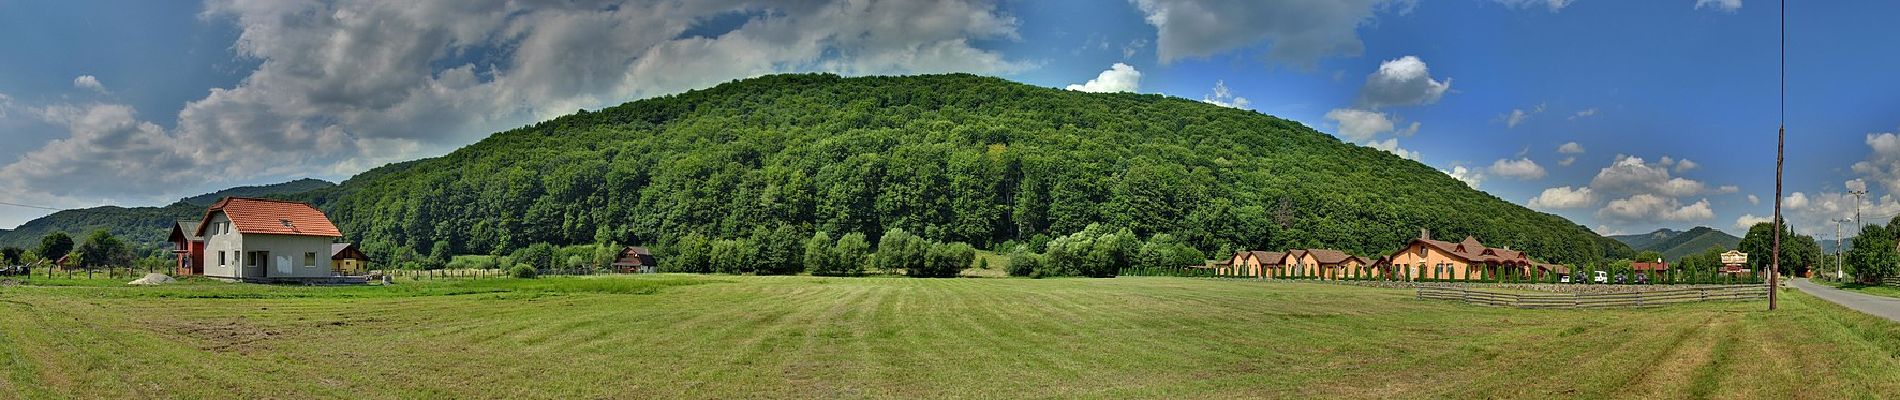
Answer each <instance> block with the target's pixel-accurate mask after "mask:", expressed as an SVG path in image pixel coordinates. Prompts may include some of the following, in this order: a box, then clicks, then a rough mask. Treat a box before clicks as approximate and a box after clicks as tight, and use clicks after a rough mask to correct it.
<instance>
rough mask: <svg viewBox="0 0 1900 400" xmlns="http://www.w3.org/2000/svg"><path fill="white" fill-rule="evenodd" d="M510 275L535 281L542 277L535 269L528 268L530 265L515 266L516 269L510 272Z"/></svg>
mask: <svg viewBox="0 0 1900 400" xmlns="http://www.w3.org/2000/svg"><path fill="white" fill-rule="evenodd" d="M508 275H510V276H514V277H516V278H521V279H534V278H535V277H537V276H540V275H541V272H540V271H536V270H535V269H534V267H531V266H528V264H515V267H514V269H510V270H508Z"/></svg>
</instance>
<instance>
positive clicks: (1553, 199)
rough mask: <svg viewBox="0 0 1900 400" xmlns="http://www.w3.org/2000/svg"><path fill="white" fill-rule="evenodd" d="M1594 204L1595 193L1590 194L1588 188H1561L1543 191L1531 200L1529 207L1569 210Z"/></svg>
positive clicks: (1595, 201) (1595, 200)
mask: <svg viewBox="0 0 1900 400" xmlns="http://www.w3.org/2000/svg"><path fill="white" fill-rule="evenodd" d="M1596 203H1597V195H1596V192H1592V191H1591V190H1590V188H1588V187H1579V188H1572V187H1569V186H1562V187H1554V188H1549V189H1544V192H1543V193H1539V194H1538V195H1537V197H1532V198H1531V201H1530V203H1529V206H1530V207H1531V208H1540V209H1570V208H1587V207H1590V206H1594V205H1596Z"/></svg>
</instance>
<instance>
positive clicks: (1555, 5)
mask: <svg viewBox="0 0 1900 400" xmlns="http://www.w3.org/2000/svg"><path fill="white" fill-rule="evenodd" d="M1573 1H1576V0H1497V2H1498V4H1503V5H1505V6H1506V7H1513V8H1530V7H1535V6H1539V5H1542V6H1544V7H1545V8H1548V9H1549V10H1550V12H1553V13H1554V12H1558V11H1563V9H1564V7H1568V6H1570V3H1571V2H1573ZM1702 1H1707V0H1702Z"/></svg>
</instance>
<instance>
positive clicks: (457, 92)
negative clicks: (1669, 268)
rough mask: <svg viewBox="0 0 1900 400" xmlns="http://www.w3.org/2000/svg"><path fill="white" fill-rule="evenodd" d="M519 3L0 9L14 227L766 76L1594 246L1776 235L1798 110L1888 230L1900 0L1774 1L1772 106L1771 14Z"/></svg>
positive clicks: (1555, 7) (1, 154)
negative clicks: (1299, 162)
mask: <svg viewBox="0 0 1900 400" xmlns="http://www.w3.org/2000/svg"><path fill="white" fill-rule="evenodd" d="M529 3H533V2H516V1H499V0H496V1H482V0H473V1H471V0H414V1H390V2H372V1H279V0H261V1H251V0H212V1H206V2H203V3H192V2H152V1H70V2H31V1H11V0H0V139H5V140H4V143H6V145H5V146H0V203H8V204H0V227H12V226H17V225H19V224H21V223H24V222H26V221H28V220H31V219H33V218H37V217H40V216H43V215H46V214H48V213H51V212H52V210H51V209H63V208H79V207H91V206H98V205H120V206H157V205H165V204H169V203H171V202H173V201H176V200H177V199H179V198H182V197H186V196H191V195H195V194H200V193H207V192H212V191H216V190H219V189H223V188H228V187H232V186H239V185H253V184H268V183H275V182H282V181H288V180H292V179H297V178H303V177H314V178H319V179H326V180H330V181H341V180H343V179H347V178H348V177H349V176H351V175H353V174H355V173H359V172H362V171H365V170H367V169H369V168H374V167H376V166H380V165H383V164H386V163H390V162H399V161H405V160H412V159H417V158H424V157H433V156H439V155H442V154H445V153H447V152H449V151H452V150H454V149H455V148H458V147H461V146H464V145H467V144H470V143H474V142H475V141H477V140H480V139H481V138H483V137H486V136H487V135H488V134H491V133H493V132H497V131H501V130H505V129H509V128H514V127H518V126H521V125H524V124H528V123H532V122H534V121H538V120H543V119H547V118H551V117H555V116H559V115H564V114H568V113H572V112H574V111H575V110H577V109H599V108H602V107H606V106H612V105H617V104H620V103H623V102H627V101H632V100H638V99H641V98H648V97H653V96H658V95H664V94H670V93H678V92H682V91H685V90H690V89H695V88H704V87H709V86H712V85H716V84H719V83H723V82H727V81H731V80H733V79H741V78H746V77H752V76H758V75H764V74H771V73H781V72H832V73H838V74H842V75H848V76H860V75H890V74H920V73H943V72H968V73H975V74H980V75H990V76H998V77H1003V78H1006V79H1011V80H1015V81H1019V82H1024V83H1028V84H1033V85H1038V86H1045V87H1055V88H1065V89H1069V90H1083V91H1098V92H1106V91H1129V92H1141V93H1159V94H1165V95H1170V96H1176V97H1182V98H1189V99H1195V100H1202V101H1206V102H1209V103H1213V104H1218V105H1222V106H1228V107H1237V108H1244V109H1251V110H1255V111H1258V112H1261V113H1265V114H1270V115H1275V116H1279V117H1282V118H1287V119H1290V120H1294V121H1299V122H1301V123H1304V124H1306V125H1308V126H1310V127H1313V128H1314V129H1316V130H1318V131H1321V132H1325V133H1327V134H1331V135H1334V136H1336V137H1338V138H1339V139H1340V140H1342V141H1346V142H1350V143H1354V144H1358V145H1363V146H1368V147H1373V148H1378V149H1382V150H1386V151H1389V152H1393V153H1395V154H1399V155H1400V156H1403V157H1407V158H1410V159H1414V160H1417V161H1419V162H1422V163H1424V164H1426V165H1430V166H1432V167H1434V168H1437V169H1439V170H1441V171H1443V172H1444V173H1446V174H1448V175H1451V176H1453V177H1456V178H1459V179H1461V180H1463V181H1465V182H1466V183H1467V184H1468V185H1471V186H1472V187H1475V188H1477V189H1479V190H1483V191H1485V192H1488V193H1490V194H1492V195H1495V196H1497V197H1499V198H1501V199H1504V200H1507V201H1510V202H1513V203H1517V204H1522V205H1525V206H1527V207H1530V208H1532V209H1536V210H1540V211H1546V212H1551V213H1555V214H1557V215H1561V216H1563V217H1565V218H1569V219H1570V220H1572V221H1575V222H1577V223H1579V224H1582V225H1584V226H1587V227H1590V228H1592V229H1594V230H1595V231H1597V232H1598V233H1602V234H1630V233H1646V232H1649V231H1652V230H1655V229H1658V228H1670V229H1676V230H1684V229H1687V228H1690V227H1694V226H1708V227H1713V228H1717V229H1721V230H1724V231H1727V232H1729V233H1731V234H1736V235H1738V236H1739V235H1740V234H1741V233H1743V232H1745V231H1746V227H1747V226H1748V225H1750V224H1752V223H1754V222H1760V221H1767V220H1769V217H1768V216H1770V215H1772V206H1773V202H1774V200H1775V187H1774V174H1775V171H1774V163H1773V160H1774V155H1775V133H1776V128H1777V127H1778V125H1779V124H1781V123H1782V122H1784V119H1783V118H1784V115H1785V123H1786V126H1787V128H1788V134H1787V137H1788V142H1787V149H1786V150H1787V152H1786V154H1787V155H1786V160H1787V167H1786V171H1785V180H1784V185H1785V187H1784V190H1785V192H1784V193H1785V195H1784V196H1783V197H1782V200H1783V205H1784V214H1785V215H1786V218H1787V220H1788V221H1789V223H1790V224H1791V225H1792V226H1793V227H1794V229H1795V230H1797V231H1799V232H1802V233H1807V234H1814V235H1817V238H1820V239H1830V238H1832V236H1833V233H1834V232H1835V225H1836V224H1835V223H1834V222H1833V221H1835V220H1837V219H1841V218H1852V217H1853V216H1854V215H1855V209H1856V208H1857V207H1856V206H1857V205H1858V209H1859V213H1860V215H1861V216H1862V217H1863V221H1865V222H1868V223H1881V224H1884V223H1886V222H1887V221H1888V219H1890V218H1893V217H1894V216H1895V215H1896V214H1900V199H1897V198H1896V196H1895V195H1894V193H1895V191H1896V190H1900V135H1897V134H1896V133H1895V132H1900V113H1894V111H1896V110H1900V90H1896V89H1900V74H1893V73H1891V72H1890V70H1891V68H1890V66H1892V65H1896V64H1900V40H1895V39H1896V34H1894V33H1893V32H1892V31H1891V30H1890V29H1887V28H1885V27H1886V26H1887V25H1888V23H1889V22H1890V20H1891V18H1890V16H1892V15H1900V3H1896V2H1799V3H1797V4H1792V5H1790V6H1789V7H1791V8H1790V9H1789V10H1787V16H1786V17H1787V32H1788V35H1787V40H1788V42H1787V64H1786V70H1785V72H1786V74H1787V80H1786V108H1785V114H1784V109H1783V108H1782V106H1781V104H1782V103H1781V102H1780V97H1779V96H1781V95H1782V92H1781V90H1780V86H1779V85H1778V79H1779V76H1780V74H1781V73H1782V72H1783V70H1782V69H1781V67H1780V64H1779V62H1780V59H1779V54H1780V53H1779V49H1780V47H1779V45H1780V42H1779V38H1780V36H1779V31H1778V23H1779V18H1780V17H1781V14H1780V10H1779V9H1778V8H1777V7H1779V3H1773V2H1767V1H1762V0H1680V1H1609V0H1442V1H1417V0H1337V1H1297V0H1283V1H1247V2H1238V1H1215V0H1133V1H1127V2H1121V1H1113V0H1086V1H1085V0H1049V1H1014V0H939V1H915V0H899V1H886V0H836V1H832V0H809V1H784V2H772V1H748V0H725V1H692V2H673V1H634V2H622V1H571V2H556V3H551V4H545V5H544V4H529ZM1850 191H1865V192H1866V193H1867V194H1866V195H1865V196H1864V197H1863V198H1860V199H1857V198H1856V196H1853V195H1851V194H1849V193H1850ZM36 207H44V208H36ZM1841 226H1842V229H1843V232H1842V235H1843V236H1851V235H1853V232H1854V231H1855V229H1854V228H1853V224H1852V223H1847V224H1841Z"/></svg>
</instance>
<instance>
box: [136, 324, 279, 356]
mask: <svg viewBox="0 0 1900 400" xmlns="http://www.w3.org/2000/svg"><path fill="white" fill-rule="evenodd" d="M156 328H157V329H160V330H163V331H165V332H166V333H170V334H174V335H183V336H186V337H190V338H193V339H197V340H198V342H199V346H198V348H199V349H200V350H210V351H218V352H235V353H239V354H250V353H251V352H253V351H257V350H266V349H268V348H269V347H268V346H266V344H268V343H267V341H269V340H270V339H272V338H275V337H278V336H282V335H283V334H284V333H283V332H282V331H279V330H276V329H270V328H261V327H257V326H252V325H250V324H247V323H245V322H243V321H240V320H224V321H204V322H184V323H175V324H165V325H161V326H158V327H156Z"/></svg>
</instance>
